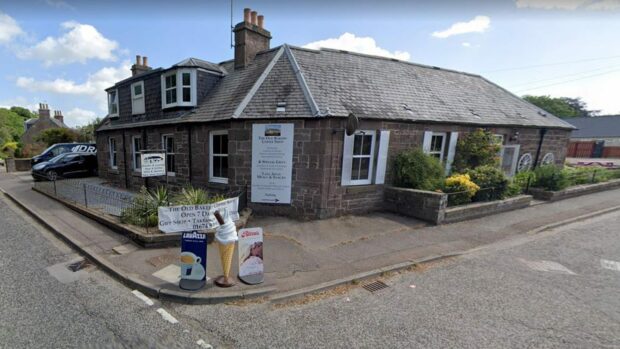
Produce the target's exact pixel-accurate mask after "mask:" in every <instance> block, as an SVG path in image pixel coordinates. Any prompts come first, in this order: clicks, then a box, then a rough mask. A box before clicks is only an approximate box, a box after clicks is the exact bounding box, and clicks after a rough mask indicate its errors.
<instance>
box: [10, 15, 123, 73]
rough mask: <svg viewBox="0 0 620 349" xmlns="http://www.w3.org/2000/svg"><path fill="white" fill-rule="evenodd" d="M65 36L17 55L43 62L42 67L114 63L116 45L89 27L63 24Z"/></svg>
mask: <svg viewBox="0 0 620 349" xmlns="http://www.w3.org/2000/svg"><path fill="white" fill-rule="evenodd" d="M62 28H63V29H64V30H66V32H65V33H64V34H63V35H62V36H59V37H51V36H48V37H47V38H45V40H43V41H41V42H39V43H38V44H36V45H34V46H32V47H29V48H25V49H23V50H20V51H19V52H17V56H18V57H20V58H22V59H38V60H42V61H43V62H44V63H45V65H47V66H50V65H54V64H68V63H75V62H79V63H86V61H87V60H89V59H99V60H102V61H115V60H116V56H115V55H114V51H115V50H116V49H118V43H117V42H116V41H114V40H110V39H107V38H106V37H104V36H103V35H102V34H101V33H99V31H98V30H97V28H95V27H93V26H92V25H89V24H81V23H78V22H74V21H70V22H64V23H62Z"/></svg>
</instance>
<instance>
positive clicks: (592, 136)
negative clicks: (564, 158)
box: [567, 115, 620, 158]
mask: <svg viewBox="0 0 620 349" xmlns="http://www.w3.org/2000/svg"><path fill="white" fill-rule="evenodd" d="M567 121H568V122H570V123H571V124H572V125H573V126H575V127H576V128H577V129H576V130H574V131H573V133H572V134H571V136H570V145H569V148H568V156H569V157H575V158H620V115H607V116H598V117H586V118H572V119H567Z"/></svg>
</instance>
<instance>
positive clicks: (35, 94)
mask: <svg viewBox="0 0 620 349" xmlns="http://www.w3.org/2000/svg"><path fill="white" fill-rule="evenodd" d="M245 7H250V8H252V9H253V10H256V11H258V12H259V14H263V15H264V16H265V28H266V29H268V30H269V31H270V32H271V34H272V36H273V39H272V41H271V46H272V47H275V46H278V45H281V44H284V43H287V44H289V45H294V46H304V47H308V48H315V49H318V48H319V47H332V48H338V49H344V50H349V51H356V52H361V53H367V54H373V55H381V56H388V57H394V58H397V59H401V60H406V61H411V62H415V63H421V64H426V65H432V66H438V67H442V68H449V69H455V70H460V71H465V72H469V73H474V74H480V75H482V76H484V77H485V78H487V79H489V80H491V81H493V82H495V83H497V84H499V85H500V86H502V87H504V88H506V89H507V90H509V91H511V92H513V93H515V94H517V95H519V96H522V95H525V94H532V95H550V96H552V97H562V96H564V97H573V98H574V97H580V98H582V99H583V100H584V101H585V102H586V103H587V104H588V107H589V108H590V109H595V110H601V113H602V114H620V92H619V91H620V45H619V41H620V40H619V38H620V35H619V34H620V0H470V1H456V0H451V1H442V0H434V1H432V0H420V1H416V0H409V1H405V0H398V1H397V0H381V1H370V0H343V1H338V0H330V1H327V0H314V1H296V0H286V1H285V0H233V2H232V21H233V24H236V23H238V22H240V21H241V20H242V17H243V8H245ZM230 25H231V0H175V1H164V0H148V1H146V0H132V1H127V0H122V1H119V0H105V1H104V0H99V1H87V0H20V1H10V0H0V87H1V88H0V107H7V106H13V105H18V106H23V107H26V108H29V109H32V110H35V109H37V106H38V103H40V102H42V103H47V104H48V105H49V106H50V109H54V110H62V112H63V114H64V116H65V122H66V123H67V124H68V125H69V126H76V125H82V124H85V123H87V122H89V121H91V120H93V119H94V118H95V117H103V116H105V115H106V114H107V106H106V93H105V91H104V90H105V88H107V87H110V86H112V85H113V84H114V83H115V82H116V81H119V80H122V79H124V78H126V77H128V76H129V75H130V74H131V72H130V66H131V64H132V63H133V62H134V60H135V56H136V55H142V56H148V57H149V65H150V66H152V67H169V66H171V65H173V64H175V63H177V62H179V61H182V60H183V59H185V58H188V57H196V58H201V59H204V60H207V61H211V62H221V61H224V60H229V59H231V58H232V57H233V55H234V51H233V49H232V48H231V46H230V44H231V36H230Z"/></svg>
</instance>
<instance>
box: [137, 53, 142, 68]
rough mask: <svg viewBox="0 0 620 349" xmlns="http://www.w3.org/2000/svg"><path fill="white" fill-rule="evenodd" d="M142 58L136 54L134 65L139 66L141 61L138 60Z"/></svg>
mask: <svg viewBox="0 0 620 349" xmlns="http://www.w3.org/2000/svg"><path fill="white" fill-rule="evenodd" d="M141 60H142V57H141V56H140V55H136V65H137V66H138V67H139V66H141V65H142V63H141V62H140V61H141Z"/></svg>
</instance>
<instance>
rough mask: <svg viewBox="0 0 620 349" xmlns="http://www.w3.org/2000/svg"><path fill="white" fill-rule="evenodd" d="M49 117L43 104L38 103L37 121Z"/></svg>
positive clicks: (45, 105)
mask: <svg viewBox="0 0 620 349" xmlns="http://www.w3.org/2000/svg"><path fill="white" fill-rule="evenodd" d="M49 117H50V110H49V108H48V106H47V104H45V103H39V119H45V118H48V119H49Z"/></svg>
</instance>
